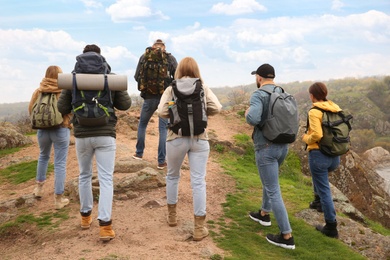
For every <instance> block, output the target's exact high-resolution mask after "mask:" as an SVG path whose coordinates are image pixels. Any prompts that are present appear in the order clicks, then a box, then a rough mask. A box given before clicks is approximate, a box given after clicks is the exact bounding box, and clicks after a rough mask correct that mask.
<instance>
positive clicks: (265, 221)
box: [249, 211, 271, 227]
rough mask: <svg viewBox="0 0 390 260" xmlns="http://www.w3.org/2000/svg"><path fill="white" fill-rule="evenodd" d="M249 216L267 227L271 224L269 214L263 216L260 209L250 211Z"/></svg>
mask: <svg viewBox="0 0 390 260" xmlns="http://www.w3.org/2000/svg"><path fill="white" fill-rule="evenodd" d="M249 217H250V218H251V219H253V220H254V221H256V222H259V223H260V224H261V225H263V226H265V227H269V226H271V218H270V217H269V214H267V215H264V216H262V215H261V214H260V211H258V212H250V213H249Z"/></svg>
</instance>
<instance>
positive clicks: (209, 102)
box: [157, 57, 222, 241]
mask: <svg viewBox="0 0 390 260" xmlns="http://www.w3.org/2000/svg"><path fill="white" fill-rule="evenodd" d="M202 93H203V94H202ZM191 95H195V96H198V97H199V96H202V95H203V97H201V101H200V102H198V107H199V103H201V107H202V111H201V112H199V111H198V110H196V108H195V106H196V105H195V103H193V106H194V115H193V118H194V120H193V121H192V122H193V126H192V127H191V126H190V125H191V123H190V120H189V119H188V120H185V119H184V118H182V116H180V118H181V122H180V123H178V124H176V125H173V122H172V118H170V112H169V110H170V106H172V104H173V103H174V102H177V101H178V99H180V97H182V98H183V97H189V96H191ZM221 108H222V105H221V104H220V102H219V101H218V99H217V97H216V96H215V95H214V93H213V92H212V91H211V90H210V89H209V88H208V87H207V86H205V85H203V80H202V77H201V75H200V71H199V67H198V64H197V63H196V61H195V60H194V59H193V58H191V57H186V58H184V59H182V60H181V61H180V62H179V64H178V67H177V68H176V72H175V80H174V81H173V83H172V85H171V86H169V87H168V88H167V89H166V90H165V91H164V94H163V95H162V97H161V101H160V104H159V106H158V109H157V112H158V115H159V116H160V117H164V118H170V124H169V130H168V136H167V145H166V150H167V165H168V166H167V167H168V172H167V177H166V182H167V185H166V193H167V204H168V219H167V221H168V225H169V226H176V225H177V213H176V204H177V202H178V188H179V180H180V174H181V172H180V169H181V166H182V164H183V160H184V158H185V156H186V155H187V156H188V161H189V166H190V177H191V187H192V196H193V211H194V222H195V225H194V231H193V239H194V240H195V241H199V240H202V239H203V238H205V237H207V236H208V234H209V232H208V230H207V228H206V227H205V219H206V168H207V160H208V157H209V152H210V146H209V142H208V136H207V132H206V126H207V120H206V119H205V115H207V116H210V115H215V114H217V113H219V112H220V110H221ZM180 112H181V113H182V111H179V114H180ZM199 113H200V114H201V115H199ZM203 114H205V115H203ZM195 118H202V120H195ZM205 120H206V121H205Z"/></svg>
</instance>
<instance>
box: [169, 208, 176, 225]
mask: <svg viewBox="0 0 390 260" xmlns="http://www.w3.org/2000/svg"><path fill="white" fill-rule="evenodd" d="M167 221H168V225H169V226H170V227H175V226H177V216H176V204H168V218H167Z"/></svg>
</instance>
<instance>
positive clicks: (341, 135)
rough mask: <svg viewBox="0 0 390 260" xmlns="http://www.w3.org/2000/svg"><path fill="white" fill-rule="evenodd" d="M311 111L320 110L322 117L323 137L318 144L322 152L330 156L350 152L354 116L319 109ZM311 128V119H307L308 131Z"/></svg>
mask: <svg viewBox="0 0 390 260" xmlns="http://www.w3.org/2000/svg"><path fill="white" fill-rule="evenodd" d="M311 109H317V110H320V111H321V112H322V113H323V115H322V124H321V125H322V133H323V136H322V138H321V140H320V141H319V143H318V146H319V148H320V151H321V152H322V153H324V154H326V155H328V156H339V155H343V154H345V153H346V152H348V151H349V148H350V137H349V133H350V132H351V130H352V126H351V122H352V119H353V116H352V115H350V114H348V115H346V114H345V113H344V112H343V111H339V112H330V111H326V110H323V109H321V108H318V107H312V108H311ZM308 128H309V118H308V119H307V129H308Z"/></svg>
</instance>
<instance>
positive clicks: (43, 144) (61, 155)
mask: <svg viewBox="0 0 390 260" xmlns="http://www.w3.org/2000/svg"><path fill="white" fill-rule="evenodd" d="M37 137H38V144H39V150H40V152H39V159H38V166H37V176H36V181H37V182H44V181H46V173H47V166H48V165H49V160H50V152H51V147H52V146H54V193H55V194H63V193H64V189H65V179H66V160H67V158H68V150H69V139H70V129H69V128H65V127H61V128H58V129H52V130H44V129H38V131H37Z"/></svg>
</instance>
